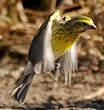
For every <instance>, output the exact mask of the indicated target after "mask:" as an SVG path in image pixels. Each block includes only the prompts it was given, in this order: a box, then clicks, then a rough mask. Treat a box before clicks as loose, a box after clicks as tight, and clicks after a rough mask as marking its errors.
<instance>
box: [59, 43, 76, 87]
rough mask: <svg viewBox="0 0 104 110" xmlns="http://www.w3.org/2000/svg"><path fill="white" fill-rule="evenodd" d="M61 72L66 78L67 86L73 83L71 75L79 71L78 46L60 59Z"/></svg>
mask: <svg viewBox="0 0 104 110" xmlns="http://www.w3.org/2000/svg"><path fill="white" fill-rule="evenodd" d="M60 63H61V67H60V71H61V73H63V74H64V76H65V85H66V84H67V83H68V82H69V84H70V82H71V75H72V73H73V72H75V71H76V70H77V52H76V44H74V45H73V46H72V47H71V48H70V50H69V51H67V52H66V53H65V54H64V55H63V56H62V57H61V58H60Z"/></svg>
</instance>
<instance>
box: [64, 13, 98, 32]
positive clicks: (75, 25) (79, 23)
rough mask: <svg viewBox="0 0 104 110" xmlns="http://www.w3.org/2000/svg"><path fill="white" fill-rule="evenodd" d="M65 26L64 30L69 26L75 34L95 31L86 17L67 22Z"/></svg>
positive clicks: (91, 21) (93, 25) (78, 17)
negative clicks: (90, 30)
mask: <svg viewBox="0 0 104 110" xmlns="http://www.w3.org/2000/svg"><path fill="white" fill-rule="evenodd" d="M65 25H66V28H68V27H70V26H71V28H72V31H73V32H77V33H83V32H85V31H86V30H88V29H96V26H95V24H94V23H93V20H92V19H91V18H89V17H87V16H82V15H80V16H77V17H74V18H72V19H71V20H69V21H67V23H65ZM69 25H70V26H69Z"/></svg>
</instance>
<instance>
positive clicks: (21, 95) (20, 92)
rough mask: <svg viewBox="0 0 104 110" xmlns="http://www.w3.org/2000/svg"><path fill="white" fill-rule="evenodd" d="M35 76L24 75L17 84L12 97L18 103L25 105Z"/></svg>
mask: <svg viewBox="0 0 104 110" xmlns="http://www.w3.org/2000/svg"><path fill="white" fill-rule="evenodd" d="M33 76H34V75H33V74H29V75H24V76H23V77H22V79H21V80H20V81H19V83H18V84H17V87H16V88H15V89H14V90H13V92H12V96H13V97H14V98H15V99H16V100H17V101H18V102H21V103H23V102H24V100H25V97H26V94H27V91H28V89H29V86H30V84H31V82H32V79H33Z"/></svg>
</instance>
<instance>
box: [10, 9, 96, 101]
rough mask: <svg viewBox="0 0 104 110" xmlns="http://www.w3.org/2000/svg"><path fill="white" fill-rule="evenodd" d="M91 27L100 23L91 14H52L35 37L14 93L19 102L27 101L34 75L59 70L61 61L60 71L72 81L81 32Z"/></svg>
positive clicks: (66, 80)
mask: <svg viewBox="0 0 104 110" xmlns="http://www.w3.org/2000/svg"><path fill="white" fill-rule="evenodd" d="M89 29H96V26H95V25H94V23H93V20H92V19H91V18H89V17H87V16H83V15H79V16H76V17H73V18H72V19H71V18H69V17H67V16H65V17H64V18H62V17H61V14H60V11H59V10H58V11H56V12H55V13H53V14H51V15H50V16H48V17H47V18H46V20H45V21H44V23H43V24H42V26H41V27H40V29H39V30H38V32H37V33H36V35H35V37H34V38H33V40H32V43H31V45H30V49H29V52H28V63H27V67H26V70H25V72H24V74H23V75H22V76H21V79H20V81H19V83H18V84H17V86H16V88H15V89H14V91H13V92H12V96H13V97H14V98H15V99H16V100H17V101H19V102H21V103H22V102H24V100H25V97H26V94H27V91H28V88H29V86H30V84H31V82H32V79H33V76H35V75H36V74H41V73H49V72H50V73H51V72H52V71H53V72H55V70H56V69H57V60H58V61H59V63H60V72H61V73H64V74H65V84H66V83H67V82H68V80H70V74H69V73H71V72H72V71H75V70H76V69H77V53H76V49H75V48H76V45H75V44H76V42H77V41H78V40H79V38H80V35H81V34H82V33H83V32H85V31H86V30H89Z"/></svg>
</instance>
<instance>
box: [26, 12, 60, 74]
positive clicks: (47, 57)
mask: <svg viewBox="0 0 104 110" xmlns="http://www.w3.org/2000/svg"><path fill="white" fill-rule="evenodd" d="M59 13H60V12H59V11H56V12H55V13H53V14H52V15H50V16H48V17H47V18H46V20H45V21H44V23H43V25H42V26H41V27H40V29H39V31H38V32H37V34H36V36H35V37H34V38H33V40H32V43H31V45H30V49H29V53H28V59H29V61H30V62H31V63H32V65H33V67H34V71H35V72H36V73H41V72H47V71H50V70H52V69H54V54H53V51H52V47H51V36H52V29H51V28H52V22H53V20H54V19H56V18H57V16H59Z"/></svg>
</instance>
